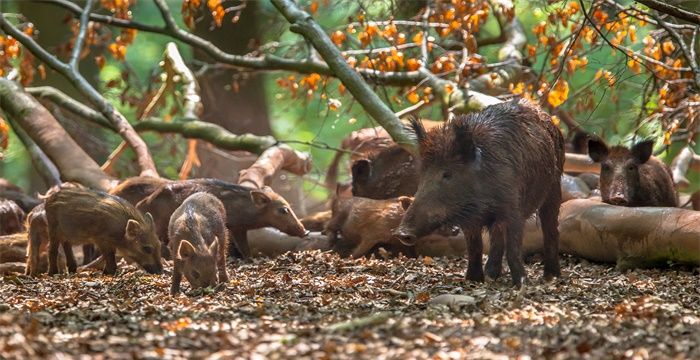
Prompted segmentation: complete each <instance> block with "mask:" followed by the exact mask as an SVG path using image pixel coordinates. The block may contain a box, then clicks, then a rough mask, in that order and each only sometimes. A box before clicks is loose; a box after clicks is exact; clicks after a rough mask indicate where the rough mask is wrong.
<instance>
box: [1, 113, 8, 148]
mask: <svg viewBox="0 0 700 360" xmlns="http://www.w3.org/2000/svg"><path fill="white" fill-rule="evenodd" d="M9 139H10V126H9V125H8V124H7V122H5V119H3V118H1V117H0V147H2V148H3V149H7V146H8V145H9Z"/></svg>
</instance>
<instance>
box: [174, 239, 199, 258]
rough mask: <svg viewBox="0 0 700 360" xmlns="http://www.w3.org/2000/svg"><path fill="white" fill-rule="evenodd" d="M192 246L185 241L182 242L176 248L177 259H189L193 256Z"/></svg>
mask: <svg viewBox="0 0 700 360" xmlns="http://www.w3.org/2000/svg"><path fill="white" fill-rule="evenodd" d="M195 252H196V251H195V249H194V246H192V243H190V242H189V241H187V240H182V241H181V242H180V246H178V248H177V258H178V259H189V258H191V257H192V256H194V254H195Z"/></svg>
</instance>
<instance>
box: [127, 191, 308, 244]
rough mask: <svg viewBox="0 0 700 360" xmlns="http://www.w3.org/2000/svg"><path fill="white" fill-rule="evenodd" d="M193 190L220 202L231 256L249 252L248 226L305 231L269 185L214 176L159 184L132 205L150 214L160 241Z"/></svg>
mask: <svg viewBox="0 0 700 360" xmlns="http://www.w3.org/2000/svg"><path fill="white" fill-rule="evenodd" d="M196 192H208V193H210V194H212V195H214V196H216V197H217V198H218V199H219V200H221V202H222V203H223V204H224V207H225V208H226V227H227V228H228V229H229V231H231V235H232V236H233V245H234V246H229V247H228V248H229V255H231V256H234V257H235V256H242V257H249V256H250V249H249V246H248V240H247V236H248V235H247V231H248V230H252V229H258V228H261V227H266V226H270V227H274V228H277V229H279V230H282V231H283V232H285V233H287V234H289V235H292V236H300V237H303V236H304V235H306V229H305V228H304V225H302V224H301V222H299V219H298V218H297V217H296V215H295V214H294V211H292V208H291V207H290V206H289V203H287V201H286V200H285V199H284V198H283V197H282V196H280V195H279V194H277V193H275V192H274V191H272V189H270V188H269V187H265V188H263V189H251V188H248V187H245V186H240V185H234V184H231V183H227V182H224V181H221V180H216V179H192V180H184V181H177V182H172V183H169V184H165V185H163V186H161V187H160V188H159V189H158V190H156V191H155V192H154V193H153V194H151V195H150V196H149V197H147V198H145V199H143V200H142V201H141V202H139V203H138V205H137V206H136V208H137V209H139V210H140V211H142V212H150V213H151V214H153V218H154V221H155V226H156V233H157V234H158V236H159V237H160V239H161V241H163V243H167V241H168V222H169V221H170V216H171V215H172V213H173V212H174V211H175V209H177V207H178V206H180V205H181V204H182V202H183V201H185V199H186V198H187V197H189V196H190V195H192V194H194V193H196ZM236 250H237V251H238V254H237V253H236Z"/></svg>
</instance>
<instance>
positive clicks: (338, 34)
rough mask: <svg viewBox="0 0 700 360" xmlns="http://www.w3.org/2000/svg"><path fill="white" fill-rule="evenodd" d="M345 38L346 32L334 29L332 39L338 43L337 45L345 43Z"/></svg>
mask: <svg viewBox="0 0 700 360" xmlns="http://www.w3.org/2000/svg"><path fill="white" fill-rule="evenodd" d="M345 39H346V36H345V33H344V32H342V31H340V30H336V31H334V32H333V34H332V35H331V41H333V43H334V44H336V45H337V46H340V45H343V43H344V42H345Z"/></svg>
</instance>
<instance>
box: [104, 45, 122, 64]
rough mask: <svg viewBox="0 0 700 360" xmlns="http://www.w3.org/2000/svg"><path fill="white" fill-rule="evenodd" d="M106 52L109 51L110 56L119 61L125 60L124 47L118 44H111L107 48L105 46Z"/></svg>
mask: <svg viewBox="0 0 700 360" xmlns="http://www.w3.org/2000/svg"><path fill="white" fill-rule="evenodd" d="M107 50H108V51H109V53H110V54H112V57H114V58H115V59H117V60H119V61H124V60H125V59H126V46H125V45H122V44H119V43H116V42H114V43H111V44H109V46H107Z"/></svg>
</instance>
